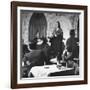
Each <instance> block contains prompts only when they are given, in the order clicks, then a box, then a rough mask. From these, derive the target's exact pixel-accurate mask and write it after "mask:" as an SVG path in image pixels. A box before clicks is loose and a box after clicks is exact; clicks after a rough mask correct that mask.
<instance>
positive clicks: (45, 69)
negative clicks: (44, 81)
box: [28, 64, 73, 78]
mask: <svg viewBox="0 0 90 90" xmlns="http://www.w3.org/2000/svg"><path fill="white" fill-rule="evenodd" d="M71 70H73V68H67V67H64V66H61V67H60V68H57V65H56V64H55V65H44V66H34V67H32V69H31V70H30V72H29V74H28V76H29V77H30V75H31V74H32V75H33V76H34V77H36V78H41V77H49V76H50V74H51V76H53V74H55V73H59V74H60V72H67V71H71ZM64 74H65V73H64ZM62 75H63V74H62Z"/></svg>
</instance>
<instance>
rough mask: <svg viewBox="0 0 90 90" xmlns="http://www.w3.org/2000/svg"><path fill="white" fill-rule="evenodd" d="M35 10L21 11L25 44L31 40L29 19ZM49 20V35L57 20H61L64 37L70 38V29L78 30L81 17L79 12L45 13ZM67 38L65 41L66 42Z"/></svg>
mask: <svg viewBox="0 0 90 90" xmlns="http://www.w3.org/2000/svg"><path fill="white" fill-rule="evenodd" d="M32 14H33V12H23V13H21V30H22V39H23V40H24V43H25V44H28V42H29V39H28V37H29V21H30V18H31V16H32ZM44 15H45V17H46V20H47V36H51V35H52V32H53V30H54V29H55V23H56V21H59V22H60V24H61V28H62V30H63V33H64V38H65V39H66V40H67V38H69V31H70V29H75V30H76V31H77V22H78V19H79V14H66V13H63V14H62V13H44ZM66 40H65V42H66Z"/></svg>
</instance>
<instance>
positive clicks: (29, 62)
mask: <svg viewBox="0 0 90 90" xmlns="http://www.w3.org/2000/svg"><path fill="white" fill-rule="evenodd" d="M30 49H31V51H30V52H29V53H26V54H25V56H24V58H23V62H24V64H26V67H27V74H28V72H29V71H30V69H31V68H32V67H33V66H42V65H44V61H45V55H44V53H43V51H42V50H36V49H35V43H31V45H30Z"/></svg>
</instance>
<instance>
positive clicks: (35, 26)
mask: <svg viewBox="0 0 90 90" xmlns="http://www.w3.org/2000/svg"><path fill="white" fill-rule="evenodd" d="M46 30H47V21H46V18H45V16H44V14H43V13H33V14H32V16H31V19H30V22H29V41H31V40H33V39H34V38H36V37H37V38H42V37H46Z"/></svg>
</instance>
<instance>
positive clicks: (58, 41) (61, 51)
mask: <svg viewBox="0 0 90 90" xmlns="http://www.w3.org/2000/svg"><path fill="white" fill-rule="evenodd" d="M80 14H81V13H80V12H62V11H58V12H53V11H52V12H51V11H50V12H48V11H35V10H33V11H32V10H20V30H21V43H20V45H21V48H20V49H21V50H20V52H21V53H20V57H21V58H20V62H21V68H20V75H21V79H22V78H48V77H58V76H72V75H74V76H75V75H79V73H80V65H79V62H80V58H79V54H80V53H79V48H80V38H79V29H80V28H79V27H80V25H79V24H80V23H79V21H80Z"/></svg>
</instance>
